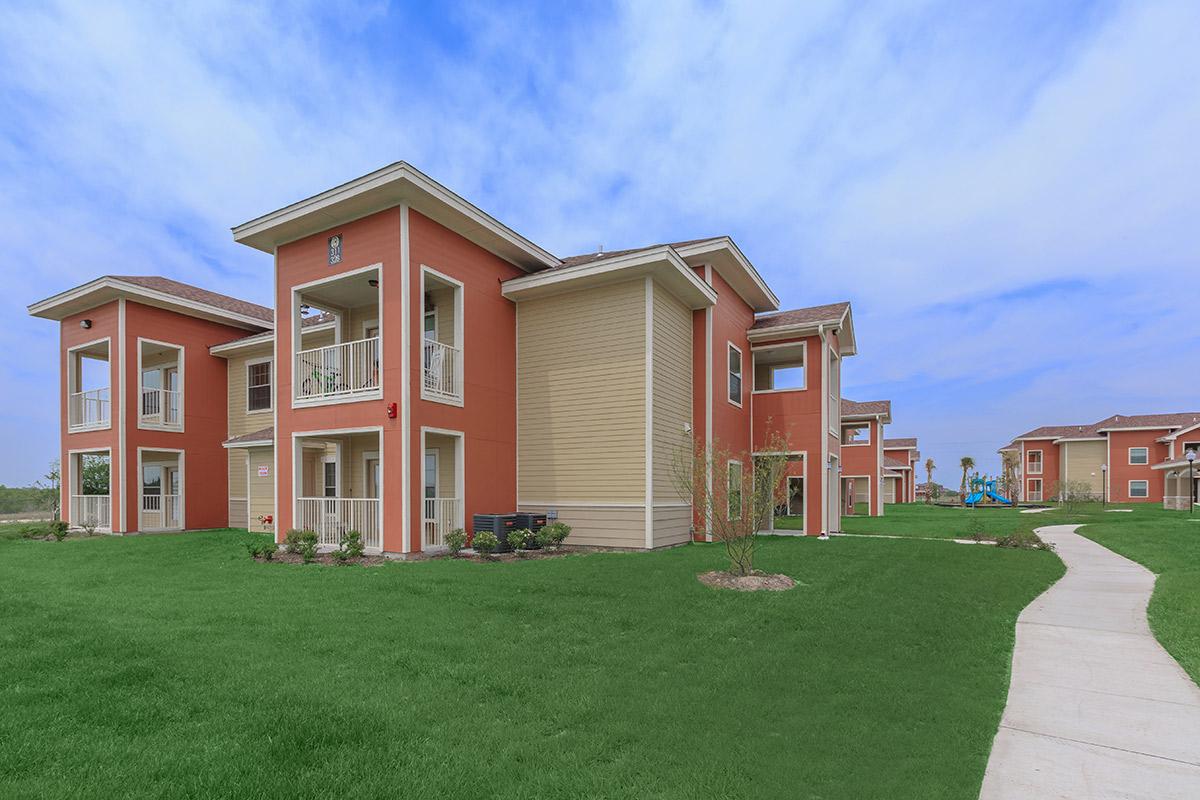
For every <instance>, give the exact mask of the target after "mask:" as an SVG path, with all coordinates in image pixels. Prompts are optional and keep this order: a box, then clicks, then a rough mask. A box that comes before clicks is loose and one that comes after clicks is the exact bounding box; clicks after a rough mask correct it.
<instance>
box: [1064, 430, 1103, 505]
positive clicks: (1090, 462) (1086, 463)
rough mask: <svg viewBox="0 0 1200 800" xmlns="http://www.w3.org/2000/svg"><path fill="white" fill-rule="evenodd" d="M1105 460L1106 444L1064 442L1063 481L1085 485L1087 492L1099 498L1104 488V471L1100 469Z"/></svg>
mask: <svg viewBox="0 0 1200 800" xmlns="http://www.w3.org/2000/svg"><path fill="white" fill-rule="evenodd" d="M1107 459H1108V443H1107V442H1064V443H1063V459H1062V463H1063V466H1062V472H1063V480H1066V481H1070V482H1075V481H1078V482H1081V483H1086V484H1087V485H1088V490H1089V491H1090V492H1091V493H1092V494H1094V495H1095V496H1096V497H1100V496H1101V494H1102V492H1103V488H1104V471H1103V470H1101V469H1100V467H1101V465H1102V464H1104V463H1105V462H1106V460H1107Z"/></svg>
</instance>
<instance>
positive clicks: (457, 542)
mask: <svg viewBox="0 0 1200 800" xmlns="http://www.w3.org/2000/svg"><path fill="white" fill-rule="evenodd" d="M466 546H467V532H466V531H464V530H463V529H462V528H455V529H454V530H452V531H450V532H449V533H447V534H446V547H449V548H450V553H451V554H452V555H458V553H459V551H460V550H462V549H463V548H464V547H466Z"/></svg>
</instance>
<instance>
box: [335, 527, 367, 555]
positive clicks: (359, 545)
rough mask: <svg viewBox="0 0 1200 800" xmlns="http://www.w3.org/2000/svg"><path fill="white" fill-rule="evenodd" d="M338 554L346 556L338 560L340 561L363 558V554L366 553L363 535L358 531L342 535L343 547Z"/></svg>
mask: <svg viewBox="0 0 1200 800" xmlns="http://www.w3.org/2000/svg"><path fill="white" fill-rule="evenodd" d="M337 552H339V553H344V554H345V556H344V557H343V558H341V559H338V560H339V561H345V560H346V559H347V558H362V555H363V553H365V552H366V545H364V544H363V540H362V534H361V533H359V532H358V531H346V532H345V533H344V534H342V546H341V547H340V548H339V549H338V551H337Z"/></svg>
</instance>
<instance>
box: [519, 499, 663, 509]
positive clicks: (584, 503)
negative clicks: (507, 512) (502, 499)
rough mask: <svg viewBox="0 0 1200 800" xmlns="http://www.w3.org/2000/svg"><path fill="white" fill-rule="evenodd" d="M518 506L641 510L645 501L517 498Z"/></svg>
mask: <svg viewBox="0 0 1200 800" xmlns="http://www.w3.org/2000/svg"><path fill="white" fill-rule="evenodd" d="M520 506H549V507H550V508H557V507H559V506H562V507H565V508H633V509H638V510H642V509H644V508H645V507H646V504H645V503H594V502H591V501H589V500H518V501H517V507H518V508H519V507H520Z"/></svg>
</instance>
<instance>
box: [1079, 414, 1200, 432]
mask: <svg viewBox="0 0 1200 800" xmlns="http://www.w3.org/2000/svg"><path fill="white" fill-rule="evenodd" d="M1198 422H1200V411H1181V412H1178V413H1175V414H1134V415H1133V416H1128V417H1124V416H1121V415H1120V414H1117V415H1114V416H1111V417H1109V418H1108V419H1106V420H1103V421H1101V422H1097V423H1096V426H1095V427H1096V428H1097V429H1100V428H1118V429H1120V428H1186V427H1188V426H1190V425H1195V424H1196V423H1198Z"/></svg>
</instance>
